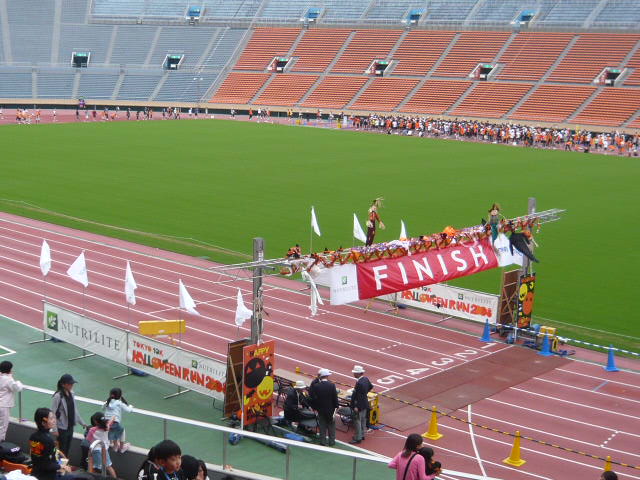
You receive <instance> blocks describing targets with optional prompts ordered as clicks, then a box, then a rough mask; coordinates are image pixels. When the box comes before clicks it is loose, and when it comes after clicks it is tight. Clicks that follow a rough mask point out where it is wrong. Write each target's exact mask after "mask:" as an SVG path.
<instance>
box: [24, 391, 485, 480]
mask: <svg viewBox="0 0 640 480" xmlns="http://www.w3.org/2000/svg"><path fill="white" fill-rule="evenodd" d="M25 391H28V392H34V393H37V394H43V395H47V397H49V398H50V397H51V395H53V394H54V393H55V392H54V391H53V390H48V389H46V388H40V387H34V386H30V385H25V386H24V390H23V391H21V392H19V393H18V396H17V407H18V419H19V421H20V422H22V421H24V404H25V399H24V392H25ZM49 398H48V399H47V400H48V401H49ZM75 399H76V401H77V402H79V403H81V404H89V405H95V406H98V407H100V408H102V406H103V405H104V401H100V400H96V399H93V398H87V397H82V396H78V395H76V396H75ZM130 415H141V416H143V417H146V418H152V419H156V420H161V422H162V436H163V438H164V439H167V438H168V436H169V435H168V433H169V423H170V422H173V423H177V424H181V425H183V426H187V427H189V428H198V429H205V430H208V431H211V432H218V433H219V434H220V435H221V440H222V442H221V444H219V446H218V447H217V448H219V449H220V450H221V451H219V452H214V453H218V454H221V457H220V458H221V463H220V464H221V466H226V465H228V464H230V463H231V462H230V458H231V454H230V452H229V436H230V435H232V434H239V435H241V436H242V437H244V438H250V439H254V440H257V441H259V442H262V443H265V442H273V441H274V440H275V441H277V442H278V443H280V444H283V445H286V447H287V448H286V451H285V455H284V459H283V461H284V476H283V477H281V478H283V479H284V480H289V479H291V478H294V477H293V476H292V470H293V469H292V465H291V464H292V460H293V453H292V451H293V450H296V449H299V450H301V451H306V452H314V453H315V454H324V455H331V456H332V457H333V459H334V460H333V461H334V462H335V461H345V460H346V461H347V463H345V466H346V465H347V464H348V465H349V467H350V469H351V473H350V475H347V474H345V475H344V476H341V477H340V478H351V479H352V480H356V479H358V478H365V477H366V478H373V477H371V476H370V474H367V473H366V472H363V471H362V470H361V468H359V467H362V466H363V465H365V464H367V465H368V466H369V467H371V466H372V465H373V466H377V467H378V468H381V469H384V470H381V471H388V469H387V463H388V462H389V461H390V460H391V459H390V458H388V457H385V456H383V455H368V454H364V453H359V452H354V451H348V450H341V449H337V448H329V447H323V446H320V445H314V444H310V443H303V442H300V441H296V440H289V439H287V438H280V437H273V436H270V435H264V434H261V433H256V432H251V431H247V430H244V431H241V430H238V429H236V428H231V427H225V426H222V425H215V424H212V423H207V422H201V421H199V420H192V419H188V418H183V417H176V416H175V415H168V414H164V413H158V412H153V411H150V410H143V409H139V408H135V410H134V411H133V412H132V413H131V414H130ZM338 459H339V460H338ZM104 463H105V462H103V466H104ZM255 473H258V474H260V472H255ZM389 473H391V472H389ZM443 473H444V474H445V475H446V478H448V479H452V478H460V479H470V480H481V479H484V480H497V479H491V478H489V477H484V476H479V475H473V474H468V473H464V472H457V471H454V470H448V469H447V470H445V471H444V472H443ZM359 474H362V477H360V476H359ZM376 478H382V477H376Z"/></svg>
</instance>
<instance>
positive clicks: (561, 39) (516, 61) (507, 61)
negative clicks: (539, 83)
mask: <svg viewBox="0 0 640 480" xmlns="http://www.w3.org/2000/svg"><path fill="white" fill-rule="evenodd" d="M574 36H575V35H574V34H573V33H552V32H524V33H519V34H518V36H517V37H516V38H515V39H514V40H513V41H512V42H511V44H510V45H509V47H508V48H507V50H506V51H505V52H504V53H503V54H502V55H501V56H500V58H499V59H498V63H499V64H501V65H502V66H503V67H502V69H501V70H500V72H499V73H498V75H497V77H496V78H497V79H500V80H502V79H506V80H533V81H536V80H539V79H540V78H542V77H543V76H544V74H545V73H547V70H549V67H551V65H553V64H554V63H555V61H556V60H557V59H558V57H559V56H560V54H561V53H562V51H563V50H564V49H565V48H566V46H567V45H568V44H569V42H570V41H571V39H572V38H573V37H574Z"/></svg>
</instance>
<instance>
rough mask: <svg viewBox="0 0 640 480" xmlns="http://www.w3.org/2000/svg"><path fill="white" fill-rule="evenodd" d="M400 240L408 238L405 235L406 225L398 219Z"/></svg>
mask: <svg viewBox="0 0 640 480" xmlns="http://www.w3.org/2000/svg"><path fill="white" fill-rule="evenodd" d="M400 240H409V237H408V236H407V227H405V226H404V221H403V220H400Z"/></svg>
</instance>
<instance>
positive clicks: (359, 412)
mask: <svg viewBox="0 0 640 480" xmlns="http://www.w3.org/2000/svg"><path fill="white" fill-rule="evenodd" d="M351 373H353V376H354V377H355V378H356V379H357V380H356V385H355V387H354V388H353V393H352V394H351V405H350V406H351V409H352V410H353V417H354V419H353V420H354V422H353V423H354V424H355V428H356V433H355V434H354V436H353V439H352V440H351V441H350V442H349V443H360V442H362V441H363V440H364V432H366V431H367V411H368V409H369V398H368V397H367V395H368V393H369V392H370V391H371V389H372V388H373V385H372V384H371V382H370V381H369V379H368V378H367V377H365V376H364V368H362V366H360V365H355V366H354V367H353V370H351Z"/></svg>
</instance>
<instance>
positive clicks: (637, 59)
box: [624, 48, 640, 86]
mask: <svg viewBox="0 0 640 480" xmlns="http://www.w3.org/2000/svg"><path fill="white" fill-rule="evenodd" d="M626 66H627V67H628V68H633V69H635V70H634V71H633V72H631V75H629V76H628V77H627V78H626V80H625V81H624V84H625V85H636V86H637V85H640V48H639V49H638V50H636V53H634V55H633V57H631V59H630V60H629V62H628V63H627V65H626Z"/></svg>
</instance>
